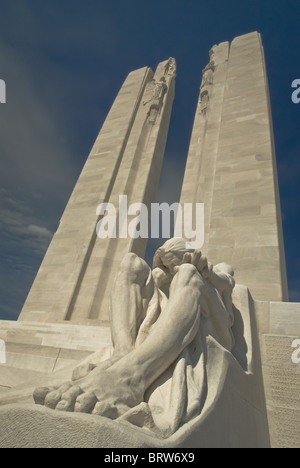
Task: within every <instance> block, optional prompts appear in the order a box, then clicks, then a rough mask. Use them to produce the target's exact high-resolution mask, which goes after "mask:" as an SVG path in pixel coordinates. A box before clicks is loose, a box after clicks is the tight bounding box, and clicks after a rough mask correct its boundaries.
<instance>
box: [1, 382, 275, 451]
mask: <svg viewBox="0 0 300 468" xmlns="http://www.w3.org/2000/svg"><path fill="white" fill-rule="evenodd" d="M226 393H227V395H226V397H225V398H226V399H227V404H224V401H223V404H222V405H221V407H220V408H218V409H215V410H214V411H212V412H210V413H209V414H207V415H204V417H201V416H200V417H198V418H195V420H193V421H191V422H190V423H187V424H185V425H184V426H183V427H182V428H181V429H180V430H178V431H177V432H176V433H175V434H174V435H173V436H171V437H169V438H168V439H162V438H159V437H157V436H155V435H154V434H153V433H151V432H150V431H148V430H145V429H140V428H137V427H135V426H133V425H131V424H129V423H127V422H125V421H122V422H121V421H111V420H110V419H107V418H103V417H101V416H97V415H89V414H81V413H65V412H59V411H53V410H49V409H47V408H45V407H42V406H36V405H30V404H19V405H7V406H5V407H2V408H1V409H0V433H1V440H0V448H175V447H176V448H193V447H197V448H262V447H269V441H268V437H266V434H263V433H261V432H263V430H262V427H261V416H260V413H259V411H257V410H256V409H253V407H252V406H251V405H250V404H249V403H248V402H245V401H244V400H243V397H242V396H241V395H239V394H238V393H235V392H232V389H228V391H227V392H226ZM222 400H223V399H222ZM234 407H235V408H236V409H234Z"/></svg>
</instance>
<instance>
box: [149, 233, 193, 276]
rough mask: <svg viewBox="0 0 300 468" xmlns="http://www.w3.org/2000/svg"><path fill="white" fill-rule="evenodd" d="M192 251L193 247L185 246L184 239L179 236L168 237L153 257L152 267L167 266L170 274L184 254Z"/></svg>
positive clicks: (173, 271) (179, 263)
mask: <svg viewBox="0 0 300 468" xmlns="http://www.w3.org/2000/svg"><path fill="white" fill-rule="evenodd" d="M187 252H194V249H187V248H186V240H185V239H181V238H180V237H174V238H173V239H169V240H168V241H167V242H165V243H164V245H163V246H162V247H160V248H159V249H158V250H157V251H156V253H155V255H154V259H153V269H155V268H167V269H168V270H169V271H170V273H171V274H174V273H175V267H177V266H179V265H181V263H182V260H183V257H184V254H186V253H187Z"/></svg>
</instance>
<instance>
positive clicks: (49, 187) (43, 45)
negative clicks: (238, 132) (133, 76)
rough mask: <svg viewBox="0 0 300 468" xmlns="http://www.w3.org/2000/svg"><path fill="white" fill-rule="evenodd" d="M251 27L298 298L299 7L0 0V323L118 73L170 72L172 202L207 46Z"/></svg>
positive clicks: (18, 294) (61, 202)
mask: <svg viewBox="0 0 300 468" xmlns="http://www.w3.org/2000/svg"><path fill="white" fill-rule="evenodd" d="M254 30H258V31H259V32H260V33H261V34H262V39H263V44H264V48H265V54H266V61H267V71H268V76H269V84H270V93H271V103H272V110H273V119H274V130H275V140H276V150H277V161H278V169H279V183H280V192H281V203H282V213H283V223H284V235H285V242H286V257H287V268H288V278H289V289H290V298H291V300H297V301H300V251H299V247H298V237H299V236H298V233H299V224H300V222H299V217H300V207H299V200H300V189H299V185H300V177H299V173H300V150H299V149H300V126H299V124H300V104H298V105H295V104H293V103H292V100H291V94H292V88H291V83H292V81H293V80H294V79H300V60H299V51H300V34H299V31H300V2H299V0H286V1H282V0H280V1H278V0H272V1H266V0H250V1H248V0H243V1H241V0H239V1H236V0H231V1H225V0H222V1H221V0H210V1H202V0H159V1H158V0H152V1H144V0H139V1H137V0H126V1H125V0H108V1H103V0H97V1H96V0H85V1H82V0H73V1H71V0H59V1H58V0H51V2H48V1H47V2H46V1H44V0H10V1H9V2H8V1H4V0H0V79H3V80H5V82H6V85H7V103H6V104H1V105H0V162H1V171H0V297H1V304H0V319H16V318H17V316H18V314H19V312H20V310H21V308H22V305H23V303H24V300H25V298H26V295H27V293H28V290H29V288H30V286H31V283H32V281H33V279H34V276H35V274H36V272H37V270H38V267H39V265H40V263H41V260H42V258H43V256H44V254H45V251H46V249H47V246H48V244H49V242H50V240H51V236H52V234H53V232H54V231H55V230H56V228H57V225H58V222H59V219H60V216H61V214H62V211H63V209H64V206H65V204H66V202H67V200H68V198H69V196H70V193H71V191H72V189H73V187H74V184H75V182H76V180H77V178H78V176H79V174H80V171H81V169H82V166H83V164H84V162H85V160H86V158H87V156H88V153H89V151H90V149H91V146H92V144H93V142H94V140H95V138H96V136H97V134H98V131H99V129H100V127H101V125H102V123H103V121H104V119H105V117H106V115H107V112H108V111H109V109H110V107H111V104H112V102H113V100H114V98H115V96H116V94H117V92H118V90H119V88H120V86H121V85H122V83H123V81H124V79H125V78H126V76H127V74H128V73H129V72H130V71H131V70H133V69H137V68H140V67H143V66H145V65H147V66H151V67H152V68H153V69H155V67H156V65H157V64H158V62H160V61H162V60H165V59H167V58H169V57H170V56H173V57H175V58H176V60H177V66H178V74H177V84H176V99H175V102H174V108H173V115H172V120H171V127H170V133H169V138H168V143H167V150H166V158H165V164H164V171H163V174H162V181H161V186H160V191H159V199H160V200H163V201H176V197H177V196H178V190H177V192H176V188H177V189H178V188H179V187H180V183H179V182H178V186H177V187H175V188H174V187H170V186H169V185H167V182H168V179H169V178H170V176H172V177H174V176H176V177H178V181H180V178H181V177H182V173H183V169H184V164H185V159H186V155H187V150H188V144H189V138H190V135H191V131H192V123H193V118H194V112H195V108H196V103H197V98H198V93H199V86H200V81H201V71H202V69H203V68H204V66H205V65H206V64H207V62H208V51H209V49H210V48H211V47H212V46H213V45H214V44H216V43H219V42H223V41H230V40H232V39H233V38H234V37H235V36H239V35H241V34H245V33H248V32H251V31H254Z"/></svg>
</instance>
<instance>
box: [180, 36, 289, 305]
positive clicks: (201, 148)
mask: <svg viewBox="0 0 300 468" xmlns="http://www.w3.org/2000/svg"><path fill="white" fill-rule="evenodd" d="M180 202H181V203H182V204H183V203H194V204H196V203H204V211H205V225H204V228H205V241H204V247H203V251H204V252H205V254H206V255H207V257H208V259H209V261H210V262H212V263H214V264H216V263H219V262H220V261H225V262H227V263H229V264H231V265H233V266H234V269H235V275H236V281H237V282H238V283H240V284H246V285H247V286H248V287H249V289H250V291H251V293H252V294H253V297H254V298H255V299H257V300H267V301H282V300H288V292H287V278H286V266H285V253H284V242H283V234H282V223H281V211H280V200H279V189H278V180H277V169H276V157H275V149H274V138H273V129H272V117H271V108H270V100H269V90H268V81H267V75H266V67H265V59H264V51H263V46H262V43H261V37H260V34H259V33H257V32H253V33H250V34H246V35H244V36H240V37H237V38H235V39H234V40H233V41H232V43H231V44H230V43H229V42H224V43H221V44H219V45H217V46H214V47H213V48H212V49H211V51H210V62H209V64H208V65H207V66H206V67H205V69H204V70H203V78H202V83H201V89H200V97H199V102H198V105H197V110H196V115H195V120H194V127H193V132H192V137H191V142H190V148H189V153H188V159H187V164H186V170H185V175H184V182H183V186H182V193H181V200H180ZM194 219H195V218H194Z"/></svg>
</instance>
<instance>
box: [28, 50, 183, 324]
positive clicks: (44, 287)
mask: <svg viewBox="0 0 300 468" xmlns="http://www.w3.org/2000/svg"><path fill="white" fill-rule="evenodd" d="M175 74H176V63H175V60H174V59H172V58H171V59H169V60H167V61H164V62H162V63H160V64H159V65H158V67H157V70H156V72H155V74H154V73H153V72H152V70H151V69H150V68H147V67H146V68H142V69H139V70H136V71H133V72H132V73H130V74H129V76H128V77H127V79H126V80H125V82H124V84H123V86H122V88H121V90H120V92H119V94H118V96H117V98H116V100H115V102H114V104H113V106H112V108H111V110H110V112H109V114H108V116H107V119H106V121H105V123H104V125H103V127H102V129H101V131H100V133H99V136H98V138H97V140H96V142H95V144H94V146H93V148H92V151H91V153H90V155H89V157H88V159H87V162H86V164H85V166H84V168H83V171H82V173H81V175H80V177H79V180H78V182H77V184H76V186H75V189H74V191H73V193H72V195H71V198H70V200H69V202H68V204H67V207H66V209H65V212H64V213H63V216H62V218H61V222H60V226H59V228H58V231H57V232H56V233H55V235H54V237H53V239H52V242H51V244H50V246H49V249H48V251H47V253H46V255H45V258H44V260H43V262H42V265H41V267H40V270H39V272H38V274H37V276H36V278H35V281H34V283H33V286H32V288H31V291H30V293H29V295H28V298H27V300H26V302H25V305H24V307H23V310H22V312H21V314H20V317H19V321H26V322H28V321H33V322H47V323H58V322H59V323H60V322H64V323H67V322H70V323H73V324H80V325H104V326H105V325H108V323H109V301H110V292H111V289H112V287H113V283H114V279H115V277H116V274H117V272H118V268H119V266H120V263H121V261H122V258H123V257H124V255H125V254H126V253H127V252H135V253H136V254H138V255H140V256H141V257H143V256H144V253H145V249H146V244H147V239H146V238H137V239H133V238H132V237H130V236H128V235H127V234H126V229H125V231H123V236H119V234H117V236H116V238H106V239H99V238H98V237H97V233H96V226H97V224H98V222H99V221H100V217H99V216H98V217H97V216H96V209H97V207H98V206H99V204H102V203H111V204H113V205H114V206H115V207H116V215H117V216H116V218H119V208H118V207H119V197H120V196H122V195H126V196H127V204H128V205H130V204H133V203H144V204H145V205H146V206H147V207H148V208H150V204H151V203H152V202H154V201H155V196H156V191H157V186H158V182H159V177H160V171H161V166H162V161H163V156H164V150H165V145H166V139H167V134H168V128H169V122H170V116H171V109H172V104H173V100H174V89H175ZM123 208H125V209H126V207H125V206H124V207H123ZM149 213H150V209H149ZM102 214H103V213H102ZM121 215H123V213H121ZM125 228H126V226H125ZM124 232H125V235H124Z"/></svg>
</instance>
